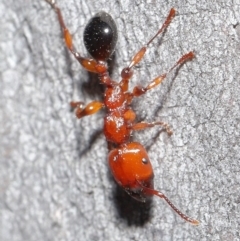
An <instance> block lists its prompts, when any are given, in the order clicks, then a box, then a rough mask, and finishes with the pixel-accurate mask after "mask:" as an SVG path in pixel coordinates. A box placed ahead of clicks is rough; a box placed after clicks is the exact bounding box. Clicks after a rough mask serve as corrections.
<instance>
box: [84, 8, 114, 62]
mask: <svg viewBox="0 0 240 241" xmlns="http://www.w3.org/2000/svg"><path fill="white" fill-rule="evenodd" d="M117 38H118V33H117V27H116V24H115V22H114V20H113V18H112V17H111V16H110V15H109V14H108V13H106V12H99V13H97V14H96V15H94V16H93V17H92V18H91V19H90V21H89V22H88V24H87V26H86V28H85V30H84V36H83V39H84V44H85V46H86V49H87V51H88V52H89V54H90V55H91V56H92V57H93V58H94V59H95V60H99V61H106V60H107V59H109V57H110V56H111V55H112V53H113V52H114V50H115V47H116V43H117Z"/></svg>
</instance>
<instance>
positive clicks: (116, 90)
mask: <svg viewBox="0 0 240 241" xmlns="http://www.w3.org/2000/svg"><path fill="white" fill-rule="evenodd" d="M46 1H47V2H48V3H49V4H50V5H51V7H52V8H53V9H54V10H55V11H56V13H57V17H58V22H59V24H60V27H61V30H62V33H63V37H64V40H65V44H66V46H67V48H68V49H69V51H70V52H71V53H72V54H73V56H74V57H75V58H76V59H77V60H78V62H79V63H80V64H81V65H82V66H83V68H85V69H86V70H87V71H89V72H93V73H97V74H98V77H99V80H100V82H101V83H102V84H104V85H105V93H104V101H103V102H99V101H93V102H91V103H89V104H88V105H87V106H85V107H84V104H83V103H82V102H71V106H72V107H73V108H75V109H76V116H77V118H82V117H84V116H87V115H92V114H94V113H96V112H97V111H99V110H100V109H102V108H103V107H105V109H106V110H107V114H106V116H105V118H104V135H105V137H106V140H107V142H108V146H109V155H108V163H109V166H110V169H111V172H112V174H113V176H114V179H115V180H116V182H117V183H118V184H119V185H120V186H121V187H122V188H123V189H124V190H125V191H126V192H127V193H128V194H129V195H131V196H132V197H133V198H135V199H137V200H138V201H142V202H145V201H146V198H147V197H149V196H153V195H155V196H158V197H160V198H163V199H164V200H165V201H166V202H167V203H168V204H169V205H170V207H171V208H172V209H173V210H174V211H175V212H176V213H177V214H178V215H179V216H180V217H181V218H183V219H184V220H186V221H187V222H190V223H191V224H193V225H198V224H199V221H197V220H195V219H192V218H190V217H188V216H186V215H185V214H183V213H182V212H181V211H179V210H178V209H177V208H176V207H175V206H174V205H173V204H172V202H171V201H170V200H169V199H168V198H167V197H166V196H165V195H164V194H163V193H161V192H159V191H157V190H155V189H154V187H153V176H154V174H153V169H152V165H151V162H150V160H149V157H148V154H147V151H146V149H145V148H144V147H143V146H142V145H141V144H140V143H138V142H132V141H130V137H131V133H132V131H139V130H143V129H146V128H149V127H153V126H156V125H160V126H162V127H163V128H164V129H165V130H166V131H167V133H168V134H169V135H171V134H172V131H171V129H170V127H169V126H168V125H167V124H166V123H164V122H152V123H147V122H139V123H136V122H135V118H136V114H135V112H134V111H133V110H132V108H131V106H130V104H131V102H132V100H133V98H134V97H138V96H141V95H143V94H145V93H146V92H147V91H148V90H150V89H152V88H154V87H156V86H157V85H159V84H160V83H161V82H162V81H163V80H164V79H165V78H166V76H167V74H168V73H169V72H171V71H172V70H174V69H175V68H176V67H179V66H180V65H182V64H183V63H184V62H186V61H188V60H191V59H192V58H193V57H194V53H193V52H189V53H187V54H185V55H183V56H182V57H181V58H180V59H179V60H178V61H177V62H176V63H175V65H173V67H172V68H170V69H169V70H168V71H167V72H166V73H164V74H162V75H159V76H158V77H156V78H155V79H154V80H152V81H151V82H150V83H149V84H148V85H147V87H139V86H136V87H134V88H133V91H132V92H130V91H129V90H128V84H129V80H130V79H131V77H132V76H133V67H134V66H135V65H137V64H138V63H139V62H140V61H141V60H142V58H143V56H144V55H145V52H146V50H147V48H148V47H149V45H150V44H151V43H152V41H153V40H154V39H155V38H156V37H157V36H158V35H159V34H160V33H162V32H163V31H164V30H165V29H166V28H167V27H168V25H169V24H170V22H171V20H172V19H173V17H174V16H175V9H173V8H172V9H171V10H170V12H169V14H168V16H167V18H166V20H165V22H164V23H163V25H162V27H161V28H160V29H159V30H158V32H157V33H156V34H155V35H154V36H153V37H152V38H151V39H150V40H149V41H148V42H147V44H146V45H144V46H143V47H142V48H141V49H140V50H139V51H138V52H137V53H136V54H135V55H134V56H133V58H132V60H131V62H130V64H129V65H128V67H126V68H124V69H123V70H122V72H121V81H120V83H118V82H115V81H114V80H112V79H111V78H110V76H109V73H108V66H107V62H106V61H107V60H108V59H109V57H110V56H111V55H112V53H113V52H114V49H115V46H116V42H117V27H116V24H115V22H114V20H113V19H112V17H111V16H110V15H109V14H107V13H106V12H99V13H97V14H96V15H95V16H94V17H93V18H92V19H90V21H89V23H88V24H87V26H86V28H85V30H84V44H85V46H86V48H87V51H88V52H89V54H90V55H91V56H92V58H84V57H82V56H81V54H80V53H78V52H77V51H76V50H75V48H74V46H73V43H72V37H71V34H70V33H69V30H68V28H67V27H66V25H65V23H64V20H63V17H62V14H61V10H60V8H59V7H58V6H57V4H56V2H55V0H46Z"/></svg>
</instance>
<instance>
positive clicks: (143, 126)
mask: <svg viewBox="0 0 240 241" xmlns="http://www.w3.org/2000/svg"><path fill="white" fill-rule="evenodd" d="M156 125H159V126H162V127H163V129H164V130H165V131H166V132H167V133H168V135H169V136H171V135H172V134H173V131H172V130H171V128H170V126H169V125H168V124H167V123H165V122H162V121H156V122H152V123H147V122H139V123H136V124H134V125H133V126H132V127H131V129H132V130H133V131H141V130H144V129H146V128H150V127H154V126H156Z"/></svg>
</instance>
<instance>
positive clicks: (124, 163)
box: [108, 142, 153, 202]
mask: <svg viewBox="0 0 240 241" xmlns="http://www.w3.org/2000/svg"><path fill="white" fill-rule="evenodd" d="M108 161H109V166H110V169H111V172H112V174H113V176H114V179H115V180H116V182H117V183H118V184H119V185H120V186H122V187H123V188H124V189H125V191H126V192H127V193H128V194H129V195H131V196H132V197H133V198H135V199H137V200H139V201H143V202H144V201H145V200H146V198H147V196H151V194H150V195H146V193H145V191H144V188H143V187H147V188H150V189H152V188H153V169H152V165H151V162H150V160H149V157H148V155H147V152H146V150H145V148H144V147H143V146H142V145H141V144H140V143H137V142H131V143H127V144H124V145H122V147H120V148H117V149H114V150H112V151H111V152H110V153H109V156H108Z"/></svg>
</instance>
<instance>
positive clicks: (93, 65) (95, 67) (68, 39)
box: [45, 0, 105, 73]
mask: <svg viewBox="0 0 240 241" xmlns="http://www.w3.org/2000/svg"><path fill="white" fill-rule="evenodd" d="M45 1H46V2H47V3H49V4H50V5H51V7H52V8H53V9H54V10H55V11H56V13H57V17H58V22H59V25H60V27H61V30H62V34H63V38H64V40H65V44H66V46H67V48H68V49H69V51H70V52H71V53H72V54H73V56H74V57H75V58H76V59H77V60H78V62H79V63H80V64H81V65H82V66H83V67H84V68H85V69H86V70H87V71H89V72H94V73H101V72H104V70H105V68H104V70H103V66H99V64H98V63H97V61H95V60H94V59H88V58H84V57H82V56H81V54H80V53H78V52H77V51H76V50H75V48H74V46H73V41H72V36H71V34H70V32H69V30H68V28H67V27H66V25H65V22H64V20H63V17H62V12H61V10H60V8H59V7H58V5H57V4H56V1H55V0H45ZM104 67H105V66H104Z"/></svg>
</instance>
